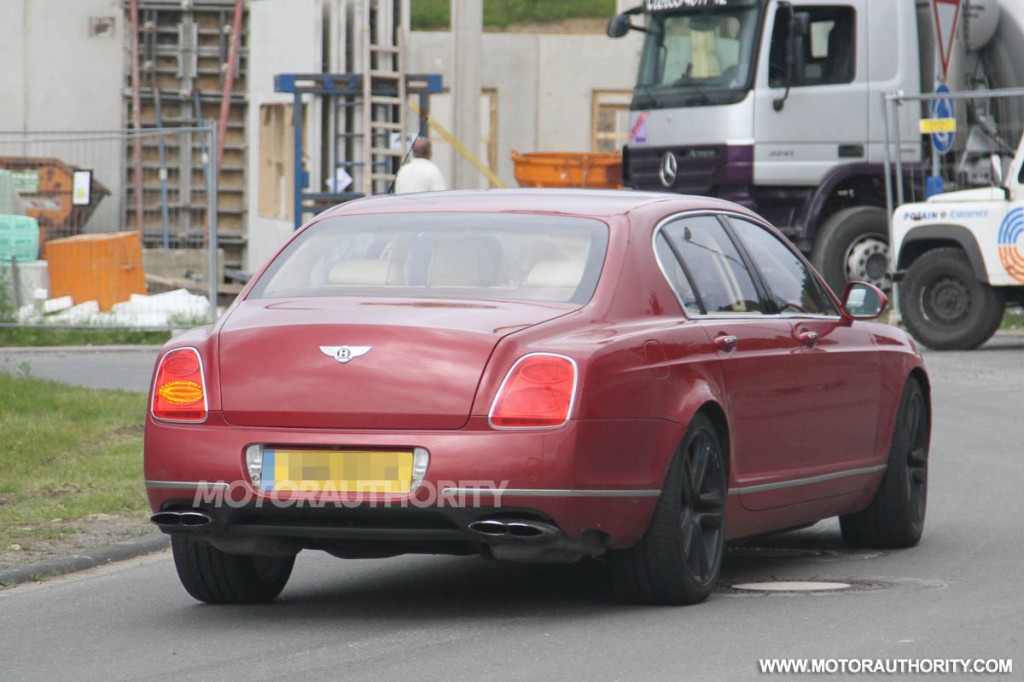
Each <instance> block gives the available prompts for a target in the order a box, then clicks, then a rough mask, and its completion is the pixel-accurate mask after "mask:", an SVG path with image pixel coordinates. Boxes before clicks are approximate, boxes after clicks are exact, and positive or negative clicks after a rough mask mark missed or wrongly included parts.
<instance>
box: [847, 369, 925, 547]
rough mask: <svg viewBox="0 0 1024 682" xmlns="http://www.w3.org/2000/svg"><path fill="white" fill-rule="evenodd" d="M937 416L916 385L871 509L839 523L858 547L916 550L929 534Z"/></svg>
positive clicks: (903, 404)
mask: <svg viewBox="0 0 1024 682" xmlns="http://www.w3.org/2000/svg"><path fill="white" fill-rule="evenodd" d="M930 434H931V413H930V410H929V407H928V399H927V398H926V397H925V392H924V389H923V388H922V387H921V384H920V383H918V381H917V380H916V379H910V380H909V381H908V382H907V385H906V386H905V387H904V389H903V395H902V396H901V397H900V406H899V410H898V412H897V414H896V423H895V426H894V428H893V434H892V444H891V445H890V447H889V457H888V460H887V463H886V468H885V473H884V474H883V475H882V481H881V483H880V484H879V486H878V490H877V492H876V493H875V497H874V499H873V500H872V501H871V504H869V505H868V507H867V509H865V510H863V511H860V512H857V513H855V514H847V515H845V516H840V517H839V525H840V528H841V529H842V533H843V540H845V541H846V543H847V544H849V545H852V546H854V547H873V548H879V549H900V548H905V547H913V546H914V545H916V544H917V543H918V541H919V540H920V539H921V533H922V532H923V531H924V516H925V508H926V504H927V500H928V447H929V440H930Z"/></svg>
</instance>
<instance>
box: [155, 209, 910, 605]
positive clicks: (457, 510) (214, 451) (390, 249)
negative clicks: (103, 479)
mask: <svg viewBox="0 0 1024 682" xmlns="http://www.w3.org/2000/svg"><path fill="white" fill-rule="evenodd" d="M887 304H888V302H887V300H886V298H885V296H884V294H883V293H882V292H881V291H879V290H878V289H875V288H874V287H872V286H870V285H867V284H860V283H854V284H851V285H850V286H849V287H848V288H847V290H846V291H845V293H844V294H843V297H842V299H839V298H837V297H836V296H835V295H834V294H833V293H832V292H831V291H829V289H828V288H827V286H826V285H825V284H824V283H823V282H822V279H821V277H819V276H818V274H817V273H815V272H814V270H813V269H812V268H811V267H810V266H809V265H808V264H807V261H806V260H805V259H804V258H803V257H802V256H801V255H800V253H799V252H798V251H796V250H795V249H794V248H793V247H792V246H791V245H790V244H789V243H788V242H787V241H786V239H784V238H783V237H782V235H780V234H779V232H777V231H776V230H775V229H774V228H773V227H771V226H770V225H768V224H767V223H766V222H765V221H764V220H763V219H762V218H760V217H759V216H758V215H756V214H754V213H752V212H750V211H749V210H746V209H744V208H742V207H740V206H738V205H735V204H732V203H728V202H724V201H718V200H714V199H708V198H702V197H687V196H678V195H670V194H648V193H642V192H627V191H618V192H613V191H608V192H604V191H586V190H579V191H574V190H510V191H487V192H436V193H428V194H414V195H403V196H388V197H375V198H370V199H364V200H359V201H353V202H350V203H347V204H344V205H342V206H339V207H337V208H335V209H332V210H330V211H328V212H326V213H323V214H321V215H319V216H317V217H316V218H315V219H314V220H312V221H311V222H310V223H309V224H307V225H306V226H305V227H304V228H303V229H302V230H300V231H298V232H297V233H296V234H295V236H294V237H293V238H292V239H291V240H290V241H289V242H288V243H287V244H286V245H285V246H284V247H283V248H282V249H281V251H280V252H279V253H278V254H277V255H276V256H274V258H273V259H271V261H270V262H269V263H268V264H267V265H266V267H265V268H264V269H263V270H262V272H260V273H259V274H258V275H257V276H256V277H254V278H253V280H252V281H251V282H250V283H249V285H248V286H247V287H246V289H245V290H244V291H243V292H242V293H241V295H240V296H239V297H238V300H237V301H236V303H235V304H234V305H232V306H231V308H230V309H229V310H228V311H227V312H226V313H225V314H224V315H223V317H222V318H221V319H220V320H219V321H218V322H217V323H216V324H215V325H213V326H212V327H207V328H202V329H197V330H194V331H191V332H189V333H187V334H184V335H182V336H179V337H177V338H175V339H173V340H172V341H170V342H169V343H168V344H167V346H166V347H165V348H164V349H163V351H162V353H161V355H160V358H159V360H158V362H157V366H156V368H155V372H154V377H153V383H152V389H151V400H150V411H149V415H148V419H147V421H146V438H145V478H146V488H147V491H148V494H149V499H150V503H151V505H152V510H153V512H154V513H153V517H152V520H153V522H154V523H155V524H157V525H158V526H159V527H160V528H161V529H163V530H164V531H166V532H168V533H169V534H170V535H171V540H172V546H173V554H174V561H175V564H176V567H177V570H178V575H179V577H180V579H181V582H182V583H183V585H184V587H185V589H186V590H187V591H188V592H189V593H190V594H191V595H192V596H193V597H195V598H196V599H199V600H202V601H206V602H214V603H251V602H261V601H268V600H271V599H273V598H275V597H276V596H277V595H278V594H279V593H280V592H281V590H282V589H283V588H284V585H285V583H286V581H287V580H288V577H289V575H290V573H291V570H292V565H293V562H294V558H295V555H296V554H297V553H298V552H299V551H301V550H303V549H318V550H323V551H326V552H329V553H330V554H333V555H335V556H338V557H343V558H346V557H386V556H393V555H397V554H402V553H410V552H415V553H431V554H436V553H442V554H480V555H483V556H485V557H490V558H494V559H499V560H508V561H561V562H570V561H576V560H579V559H581V558H584V557H602V558H603V560H604V561H605V562H606V563H607V565H608V568H609V570H610V571H611V574H612V577H613V579H614V581H615V582H616V584H617V585H618V587H619V589H620V590H621V591H622V592H623V593H624V594H625V595H627V596H628V597H630V598H633V599H636V600H638V601H642V602H648V603H671V604H686V603H694V602H698V601H701V600H703V599H705V598H706V597H707V596H708V594H709V592H710V591H711V589H712V587H713V586H714V583H715V580H716V577H717V575H718V572H719V567H720V565H721V562H722V554H723V543H724V542H725V541H727V540H730V539H734V538H740V537H744V536H749V535H754V534H760V533H765V532H768V531H774V530H780V529H786V528H793V527H799V526H805V525H808V524H811V523H814V522H816V521H818V520H820V519H824V518H827V517H831V516H839V518H840V521H841V526H842V533H843V537H844V538H845V539H846V540H847V541H848V542H849V543H851V544H853V545H857V546H875V547H907V546H911V545H914V544H915V543H917V541H918V539H919V538H920V536H921V531H922V526H923V522H924V514H925V499H926V490H927V469H928V447H929V435H930V399H929V383H928V376H927V374H926V372H925V369H924V366H923V364H922V361H921V357H920V355H919V353H918V351H917V349H916V348H915V346H914V343H913V341H912V340H911V339H910V338H909V337H908V336H907V335H906V334H904V333H903V332H902V331H900V330H899V329H896V328H894V327H890V326H887V325H884V324H880V323H875V322H871V321H870V320H871V319H873V318H876V317H878V316H879V315H880V314H881V313H882V312H883V311H884V309H885V307H886V306H887Z"/></svg>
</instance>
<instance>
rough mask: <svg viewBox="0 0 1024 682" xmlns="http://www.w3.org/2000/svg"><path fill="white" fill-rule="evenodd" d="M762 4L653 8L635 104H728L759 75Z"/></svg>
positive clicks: (647, 106) (643, 106)
mask: <svg viewBox="0 0 1024 682" xmlns="http://www.w3.org/2000/svg"><path fill="white" fill-rule="evenodd" d="M760 20H761V6H760V4H759V3H749V2H744V3H735V4H733V3H730V4H728V5H717V6H714V7H708V6H702V7H700V8H698V9H688V10H678V11H673V12H653V13H651V15H650V18H649V21H648V27H647V39H646V40H645V42H644V48H643V53H642V55H641V58H640V74H639V77H638V78H637V84H636V91H635V93H634V97H633V109H658V108H664V107H682V106H701V105H707V104H728V103H731V102H736V101H739V100H740V99H742V98H743V97H744V96H745V94H746V92H747V90H748V89H749V88H750V82H751V80H752V79H753V70H754V62H755V55H756V54H757V42H758V40H757V37H758V30H757V29H758V26H759V25H760Z"/></svg>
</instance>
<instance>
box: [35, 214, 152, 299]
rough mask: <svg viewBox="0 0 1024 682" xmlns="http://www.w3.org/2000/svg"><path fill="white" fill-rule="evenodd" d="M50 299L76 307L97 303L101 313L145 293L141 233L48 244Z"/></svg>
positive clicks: (87, 236)
mask: <svg viewBox="0 0 1024 682" xmlns="http://www.w3.org/2000/svg"><path fill="white" fill-rule="evenodd" d="M45 253H46V260H47V263H48V265H47V269H48V270H49V272H50V297H51V298H59V297H61V296H70V297H71V298H72V299H73V300H74V302H75V303H76V304H78V303H84V302H86V301H97V302H98V303H99V305H100V309H101V310H110V308H111V306H113V305H114V304H115V303H119V302H121V301H127V300H128V299H129V298H131V295H132V294H145V293H146V272H145V270H143V268H142V236H141V235H140V234H139V233H138V232H115V233H113V234H80V235H76V236H74V237H67V238H66V239H54V240H51V241H48V242H46V247H45Z"/></svg>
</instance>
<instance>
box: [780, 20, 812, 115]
mask: <svg viewBox="0 0 1024 682" xmlns="http://www.w3.org/2000/svg"><path fill="white" fill-rule="evenodd" d="M784 7H785V8H786V9H787V10H788V11H789V25H788V27H787V31H786V69H785V72H784V74H783V79H784V80H783V82H784V84H785V86H786V92H784V93H783V94H782V97H779V98H776V99H775V100H773V101H772V108H773V109H775V111H782V108H783V107H784V106H785V105H786V100H787V99H789V89H790V88H791V87H792V86H794V85H801V84H803V81H804V59H805V57H804V55H805V51H806V50H805V43H806V41H807V34H808V33H810V30H811V15H810V14H808V13H807V12H796V11H794V10H793V7H792V6H791V5H788V4H787V5H784Z"/></svg>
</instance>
